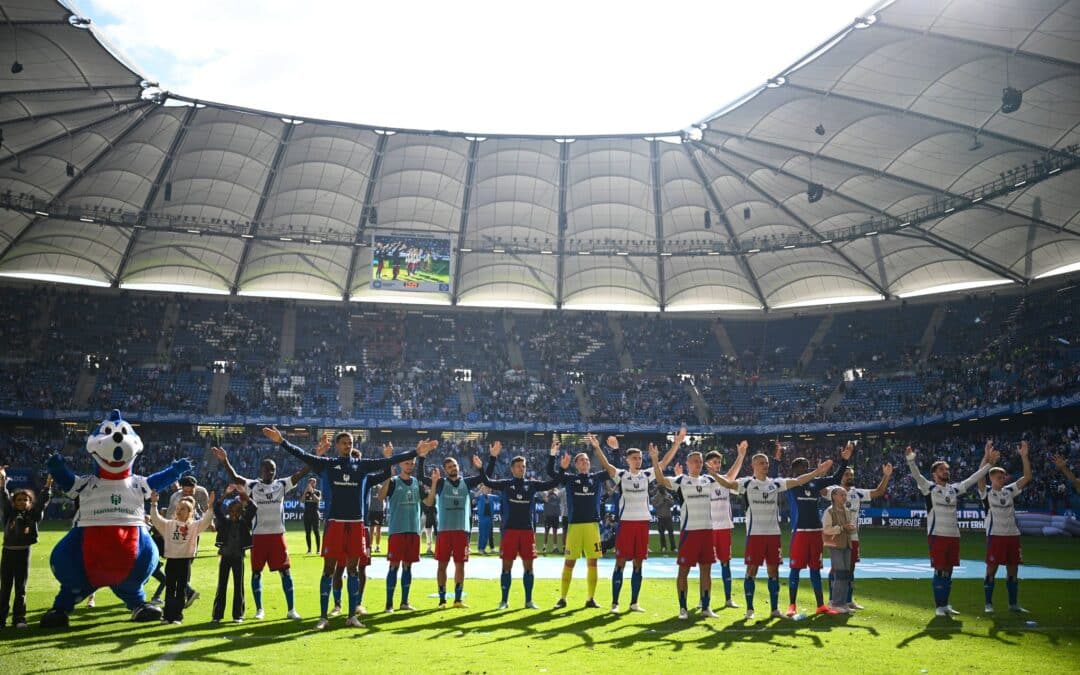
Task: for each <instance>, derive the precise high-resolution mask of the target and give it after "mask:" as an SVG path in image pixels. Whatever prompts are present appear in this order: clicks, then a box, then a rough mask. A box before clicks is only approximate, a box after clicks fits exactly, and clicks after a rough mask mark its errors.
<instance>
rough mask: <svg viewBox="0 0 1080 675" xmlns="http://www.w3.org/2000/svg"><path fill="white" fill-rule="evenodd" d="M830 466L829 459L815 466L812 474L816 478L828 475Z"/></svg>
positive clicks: (831, 463)
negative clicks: (816, 476)
mask: <svg viewBox="0 0 1080 675" xmlns="http://www.w3.org/2000/svg"><path fill="white" fill-rule="evenodd" d="M832 465H833V461H832V460H831V459H827V460H825V461H824V462H822V463H821V464H818V465H817V468H816V469H814V474H815V475H818V476H824V475H825V474H827V473H829V469H831V468H832Z"/></svg>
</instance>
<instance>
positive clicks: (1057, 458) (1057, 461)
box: [1050, 452, 1066, 469]
mask: <svg viewBox="0 0 1080 675" xmlns="http://www.w3.org/2000/svg"><path fill="white" fill-rule="evenodd" d="M1050 461H1051V462H1053V463H1054V466H1056V467H1057V468H1059V469H1064V468H1065V464H1066V462H1065V457H1063V456H1062V454H1061V453H1060V452H1055V453H1054V455H1053V456H1052V457H1051V458H1050Z"/></svg>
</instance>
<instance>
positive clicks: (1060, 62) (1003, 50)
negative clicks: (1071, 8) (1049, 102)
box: [876, 3, 1078, 68]
mask: <svg viewBox="0 0 1080 675" xmlns="http://www.w3.org/2000/svg"><path fill="white" fill-rule="evenodd" d="M1065 4H1067V3H1062V5H1060V6H1059V7H1058V9H1060V8H1061V6H1064V5H1065ZM1055 11H1056V10H1055ZM887 16H888V15H886V18H887ZM876 25H878V26H881V27H883V28H888V29H889V30H895V31H900V32H901V33H908V34H910V35H915V36H919V37H926V36H930V37H933V38H937V39H939V40H948V41H949V42H959V43H961V44H965V45H971V46H973V47H978V48H979V49H986V50H988V51H992V52H997V53H999V54H1003V55H1007V56H1023V57H1026V58H1029V59H1035V60H1036V61H1042V62H1043V63H1049V64H1051V65H1055V66H1061V67H1063V68H1075V67H1076V66H1077V65H1078V62H1077V61H1069V60H1066V59H1057V58H1054V57H1053V56H1043V55H1042V54H1036V53H1035V52H1029V51H1024V50H1022V49H1010V48H1008V47H1003V46H1001V45H995V44H991V43H989V42H981V41H979V40H972V39H970V38H961V37H956V36H953V35H941V34H939V33H935V32H933V31H927V30H917V29H915V28H908V27H907V26H897V25H896V24H892V23H889V22H888V21H883V22H881V23H878V24H876Z"/></svg>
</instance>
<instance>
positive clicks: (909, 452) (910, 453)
mask: <svg viewBox="0 0 1080 675" xmlns="http://www.w3.org/2000/svg"><path fill="white" fill-rule="evenodd" d="M904 459H906V460H907V461H909V462H911V461H913V460H914V459H915V448H913V447H911V446H910V445H909V446H907V449H906V450H904Z"/></svg>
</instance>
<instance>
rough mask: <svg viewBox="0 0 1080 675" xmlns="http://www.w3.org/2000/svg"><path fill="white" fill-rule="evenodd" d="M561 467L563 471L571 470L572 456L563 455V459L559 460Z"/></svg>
mask: <svg viewBox="0 0 1080 675" xmlns="http://www.w3.org/2000/svg"><path fill="white" fill-rule="evenodd" d="M559 466H561V467H562V469H563V471H566V470H567V469H569V468H570V455H563V456H562V457H561V458H559Z"/></svg>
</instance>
